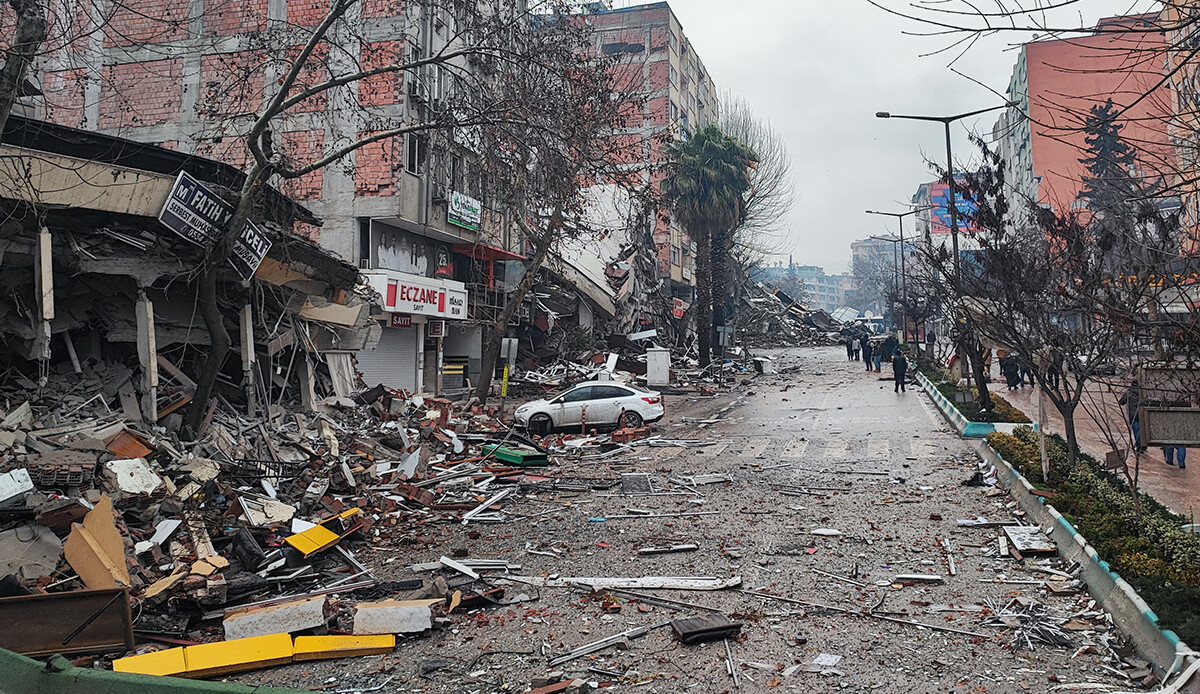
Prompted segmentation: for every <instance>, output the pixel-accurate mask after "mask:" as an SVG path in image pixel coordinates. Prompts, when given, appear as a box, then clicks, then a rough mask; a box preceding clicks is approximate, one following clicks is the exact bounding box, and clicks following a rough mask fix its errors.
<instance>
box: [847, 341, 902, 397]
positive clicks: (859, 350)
mask: <svg viewBox="0 0 1200 694" xmlns="http://www.w3.org/2000/svg"><path fill="white" fill-rule="evenodd" d="M845 344H846V359H848V360H849V361H858V360H859V359H860V358H861V359H862V361H863V363H864V364H865V365H866V367H867V371H871V370H872V367H874V369H873V370H874V371H875V373H880V372H881V371H882V370H883V363H884V362H885V361H886V362H889V363H891V365H892V377H893V378H894V379H895V381H896V386H895V391H896V392H897V393H904V392H907V391H906V389H905V387H904V386H905V379H906V378H907V376H908V359H907V358H906V357H905V356H904V352H901V351H900V350H899V349H898V348H899V347H900V341H899V340H898V339H896V335H895V334H894V333H888V336H887V338H885V339H883V340H882V341H879V342H876V341H874V340H872V339H871V336H870V335H868V334H866V333H859V334H855V335H847V336H846V343H845Z"/></svg>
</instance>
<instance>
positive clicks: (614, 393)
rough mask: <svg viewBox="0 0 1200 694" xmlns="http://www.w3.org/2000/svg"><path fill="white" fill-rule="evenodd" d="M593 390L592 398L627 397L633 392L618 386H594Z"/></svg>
mask: <svg viewBox="0 0 1200 694" xmlns="http://www.w3.org/2000/svg"><path fill="white" fill-rule="evenodd" d="M592 390H593V391H595V395H594V396H593V399H594V400H611V399H613V398H627V397H629V396H630V395H633V393H630V392H629V391H627V390H625V389H624V388H622V387H620V386H595V387H593V388H592Z"/></svg>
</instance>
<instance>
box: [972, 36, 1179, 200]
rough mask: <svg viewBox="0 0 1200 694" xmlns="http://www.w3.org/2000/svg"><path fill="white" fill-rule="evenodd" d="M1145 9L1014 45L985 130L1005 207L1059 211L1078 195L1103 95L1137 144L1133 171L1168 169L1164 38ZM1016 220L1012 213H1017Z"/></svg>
mask: <svg viewBox="0 0 1200 694" xmlns="http://www.w3.org/2000/svg"><path fill="white" fill-rule="evenodd" d="M1156 27H1157V17H1156V15H1153V14H1142V15H1132V16H1123V17H1109V18H1106V19H1103V20H1101V21H1100V22H1098V23H1097V24H1096V29H1095V33H1094V34H1092V35H1090V36H1081V37H1071V38H1066V39H1057V40H1041V41H1032V42H1030V43H1027V44H1025V45H1024V46H1022V47H1021V49H1020V51H1019V53H1018V55H1017V60H1016V64H1015V65H1014V67H1013V73H1012V78H1011V79H1010V81H1009V86H1008V96H1009V99H1010V100H1012V101H1013V102H1014V103H1015V106H1013V107H1011V108H1009V109H1007V110H1006V111H1005V112H1004V113H1003V114H1002V115H1001V116H1000V118H999V120H998V121H997V122H996V125H995V127H994V128H993V129H992V137H993V140H994V141H995V146H996V147H997V150H998V151H999V153H1000V154H1001V155H1002V156H1003V158H1004V161H1005V164H1006V178H1007V183H1008V184H1009V196H1010V199H1009V208H1010V209H1011V210H1014V211H1017V212H1018V213H1020V211H1021V210H1028V209H1029V204H1030V202H1033V203H1036V204H1038V205H1042V206H1045V207H1049V208H1050V209H1053V210H1055V211H1056V212H1060V213H1064V212H1069V211H1071V210H1081V209H1083V208H1084V205H1083V203H1082V202H1081V201H1080V200H1079V199H1078V197H1079V193H1080V191H1081V190H1082V189H1083V177H1084V175H1085V174H1086V172H1087V170H1086V168H1085V167H1084V165H1083V164H1082V163H1081V162H1080V159H1083V158H1085V157H1087V156H1088V153H1087V144H1086V142H1085V141H1084V138H1085V136H1086V134H1085V132H1084V130H1083V128H1084V124H1085V122H1086V119H1087V117H1088V111H1089V109H1091V108H1092V107H1093V106H1095V105H1103V104H1104V102H1105V100H1106V99H1108V98H1111V99H1112V101H1113V104H1114V105H1115V106H1117V107H1118V108H1119V109H1121V117H1120V118H1119V122H1120V124H1121V125H1122V126H1123V129H1122V131H1121V135H1122V137H1123V138H1125V139H1126V141H1127V142H1129V143H1130V144H1132V145H1133V146H1135V147H1136V148H1137V149H1139V150H1140V155H1139V164H1138V169H1139V170H1138V171H1137V172H1133V173H1135V174H1137V175H1140V176H1144V177H1146V178H1147V179H1154V178H1157V177H1160V176H1163V175H1168V174H1169V171H1170V168H1171V166H1170V161H1171V158H1172V157H1171V154H1170V146H1169V140H1168V137H1167V126H1166V123H1167V115H1168V113H1169V112H1170V105H1171V99H1172V96H1171V90H1170V89H1168V88H1167V87H1166V86H1164V85H1162V82H1163V64H1164V56H1165V49H1166V38H1165V37H1164V35H1163V34H1162V33H1161V32H1159V31H1156V30H1155V28H1156ZM1017 219H1020V218H1017Z"/></svg>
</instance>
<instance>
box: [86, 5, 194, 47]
mask: <svg viewBox="0 0 1200 694" xmlns="http://www.w3.org/2000/svg"><path fill="white" fill-rule="evenodd" d="M187 35H188V3H186V2H180V1H179V0H124V1H123V2H121V3H120V4H118V5H117V7H116V9H115V10H114V11H113V14H112V18H111V19H109V21H108V26H107V28H106V31H105V33H104V45H105V47H111V46H135V45H141V44H155V43H166V42H168V41H179V40H181V39H185V38H187Z"/></svg>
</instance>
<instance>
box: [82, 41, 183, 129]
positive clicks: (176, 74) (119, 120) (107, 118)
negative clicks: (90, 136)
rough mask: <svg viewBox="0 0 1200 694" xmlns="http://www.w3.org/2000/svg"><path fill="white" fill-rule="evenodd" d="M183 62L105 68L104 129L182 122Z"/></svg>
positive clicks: (158, 61) (168, 61)
mask: <svg viewBox="0 0 1200 694" xmlns="http://www.w3.org/2000/svg"><path fill="white" fill-rule="evenodd" d="M180 70H181V61H180V60H178V59H176V60H152V61H148V62H144V63H127V64H125V65H109V66H107V67H105V68H104V86H103V91H102V92H101V96H100V123H99V126H100V129H101V130H114V129H119V128H126V127H137V126H145V125H162V124H164V123H172V122H178V120H179V106H180V100H181V96H182V93H183V86H182V85H181V84H180Z"/></svg>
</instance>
